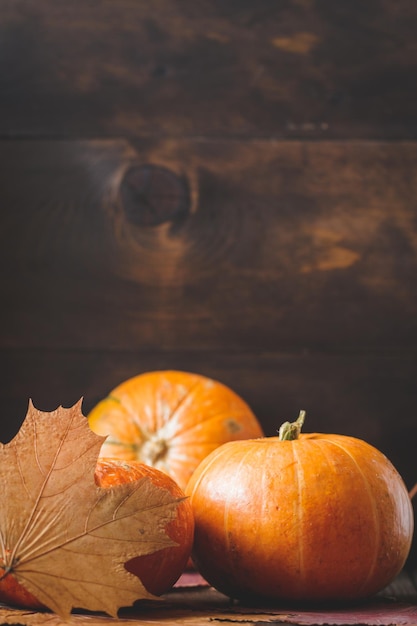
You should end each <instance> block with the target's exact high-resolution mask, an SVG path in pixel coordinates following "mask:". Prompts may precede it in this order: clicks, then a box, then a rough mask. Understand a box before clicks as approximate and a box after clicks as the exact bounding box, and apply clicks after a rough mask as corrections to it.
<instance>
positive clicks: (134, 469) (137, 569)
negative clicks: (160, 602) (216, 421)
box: [95, 459, 194, 596]
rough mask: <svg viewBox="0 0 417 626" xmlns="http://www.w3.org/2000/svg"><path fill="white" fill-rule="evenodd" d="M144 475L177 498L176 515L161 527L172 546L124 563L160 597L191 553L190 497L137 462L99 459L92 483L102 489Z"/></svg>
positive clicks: (191, 520) (173, 581) (168, 587)
mask: <svg viewBox="0 0 417 626" xmlns="http://www.w3.org/2000/svg"><path fill="white" fill-rule="evenodd" d="M144 476H146V477H147V478H149V479H150V480H151V481H152V483H153V484H154V485H156V486H157V487H160V488H161V489H165V490H168V491H169V493H170V494H171V495H172V496H174V497H175V498H178V499H180V502H179V504H178V505H177V508H176V517H175V519H173V520H172V521H171V522H169V524H168V525H167V526H166V529H165V530H166V533H167V535H168V536H169V538H170V539H172V541H174V542H175V544H176V545H174V546H170V547H168V548H163V549H162V550H158V551H157V552H153V553H152V554H146V555H144V556H138V557H135V558H134V559H131V560H130V561H128V562H127V563H125V568H126V569H127V570H128V571H129V572H131V573H132V574H135V576H138V578H139V579H140V580H141V582H142V584H143V585H144V586H145V587H146V589H147V590H148V591H149V592H150V593H152V594H153V595H155V596H160V595H162V594H163V593H165V592H167V591H169V590H170V589H171V587H172V586H173V585H174V584H175V582H176V581H177V580H178V578H179V577H180V576H181V574H182V573H183V571H184V569H185V566H186V564H187V562H188V559H189V557H190V554H191V548H192V545H193V539H194V515H193V512H192V508H191V503H190V500H189V499H188V498H186V497H185V494H184V492H183V490H182V489H180V487H178V485H177V484H176V482H175V481H174V480H173V479H172V478H170V476H168V475H167V474H165V473H164V472H160V471H159V470H157V469H155V468H153V467H149V466H147V465H144V464H143V463H139V462H137V461H127V462H126V461H122V460H120V459H99V460H98V462H97V467H96V471H95V479H96V483H97V484H98V485H99V486H100V487H106V488H107V487H113V486H115V485H119V484H123V483H127V482H133V481H135V480H138V479H140V478H142V477H144Z"/></svg>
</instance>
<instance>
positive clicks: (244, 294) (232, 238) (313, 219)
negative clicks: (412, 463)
mask: <svg viewBox="0 0 417 626" xmlns="http://www.w3.org/2000/svg"><path fill="white" fill-rule="evenodd" d="M0 164H1V167H0V202H1V206H2V211H1V215H0V267H1V272H2V276H1V285H2V297H3V303H4V304H3V306H2V307H1V311H0V347H1V348H16V349H21V348H42V349H69V348H70V349H75V348H78V349H83V350H86V349H88V350H90V349H91V350H136V351H138V350H141V351H143V350H145V351H148V352H149V351H157V352H164V351H167V350H168V351H169V350H180V351H181V350H183V351H200V350H205V351H210V350H214V351H216V350H219V349H221V350H222V351H229V350H230V351H242V350H246V351H248V350H249V351H255V352H258V353H259V352H265V351H267V352H285V351H289V352H305V351H307V352H308V351H324V352H335V351H336V352H338V351H355V350H359V351H378V350H380V349H383V350H388V349H389V350H404V351H408V350H410V349H411V348H412V345H413V344H415V342H416V340H417V292H416V290H415V275H416V270H417V225H416V220H415V216H416V198H417V194H416V187H417V173H416V172H417V168H416V165H417V144H415V143H411V142H404V143H379V142H377V143H372V142H358V143H354V142H353V143H352V142H348V143H344V142H339V143H334V142H320V143H315V142H309V143H306V142H269V141H251V142H230V141H220V140H218V141H205V140H196V141H192V140H178V141H176V140H160V141H158V140H156V141H148V142H141V141H137V142H135V143H133V142H132V143H129V142H127V141H123V140H120V141H75V142H71V141H68V142H67V141H61V142H60V141H51V142H48V141H45V142H37V141H20V142H14V141H3V142H1V143H0Z"/></svg>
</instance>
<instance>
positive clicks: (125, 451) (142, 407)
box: [88, 370, 263, 489]
mask: <svg viewBox="0 0 417 626" xmlns="http://www.w3.org/2000/svg"><path fill="white" fill-rule="evenodd" d="M88 420H89V423H90V427H91V428H92V430H93V431H94V432H96V433H97V434H99V435H108V438H107V440H106V441H105V443H104V445H103V447H102V449H101V452H100V455H101V456H103V457H116V458H120V459H125V460H137V461H140V462H141V463H146V464H147V465H150V466H152V467H156V468H157V469H159V470H161V471H163V472H165V473H166V474H168V475H170V476H171V477H172V478H173V479H174V480H175V481H176V482H177V484H178V485H179V486H180V487H181V488H182V489H185V487H186V485H187V482H188V479H189V478H190V476H191V474H192V473H193V471H194V469H195V468H196V467H197V465H198V464H199V463H200V461H201V460H202V459H203V458H205V457H206V456H207V455H208V454H209V453H210V452H212V451H213V450H214V449H215V448H217V447H218V446H219V445H221V444H223V443H226V442H227V441H232V440H237V439H248V438H253V437H261V436H263V431H262V428H261V426H260V424H259V422H258V420H257V418H256V417H255V415H254V414H253V412H252V411H251V409H250V408H249V406H248V404H247V403H246V402H245V401H244V400H243V399H242V398H241V397H240V396H239V395H238V394H236V393H235V392H234V391H232V389H230V388H229V387H227V386H226V385H224V384H222V383H220V382H218V381H215V380H212V379H210V378H207V377H205V376H201V375H199V374H193V373H189V372H181V371H176V370H162V371H156V372H147V373H145V374H140V375H138V376H135V377H133V378H130V379H129V380H126V381H124V382H122V383H121V384H120V385H118V386H117V387H116V388H115V389H113V391H111V393H110V394H109V395H108V396H107V397H106V398H104V399H103V400H102V401H101V402H99V403H98V404H97V406H96V407H94V408H93V410H92V411H91V412H90V414H89V415H88Z"/></svg>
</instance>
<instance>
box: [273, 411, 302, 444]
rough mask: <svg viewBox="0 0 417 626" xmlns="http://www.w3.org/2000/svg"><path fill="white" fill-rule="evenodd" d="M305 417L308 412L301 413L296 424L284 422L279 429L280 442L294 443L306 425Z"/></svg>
mask: <svg viewBox="0 0 417 626" xmlns="http://www.w3.org/2000/svg"><path fill="white" fill-rule="evenodd" d="M305 416H306V412H305V411H300V415H299V416H298V417H297V419H296V420H295V422H284V423H283V424H282V426H281V428H280V429H279V433H278V434H279V440H280V441H293V440H294V439H298V437H299V436H300V432H301V429H302V427H303V424H304V419H305Z"/></svg>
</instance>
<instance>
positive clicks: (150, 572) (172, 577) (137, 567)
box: [0, 459, 194, 610]
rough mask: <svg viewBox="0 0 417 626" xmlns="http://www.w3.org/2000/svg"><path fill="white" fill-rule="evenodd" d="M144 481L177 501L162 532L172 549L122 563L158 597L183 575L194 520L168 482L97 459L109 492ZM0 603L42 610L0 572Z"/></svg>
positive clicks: (133, 466) (134, 465)
mask: <svg viewBox="0 0 417 626" xmlns="http://www.w3.org/2000/svg"><path fill="white" fill-rule="evenodd" d="M143 477H147V478H149V479H150V481H151V482H152V483H153V484H154V485H155V486H156V487H158V488H160V489H163V490H166V491H168V492H169V493H170V494H171V495H172V496H174V497H175V498H178V499H179V500H180V501H179V503H178V506H177V509H176V511H177V512H176V516H175V518H174V519H173V520H172V521H171V522H169V523H168V524H167V526H166V528H165V532H166V534H167V535H168V537H170V539H172V541H173V542H175V545H172V546H169V547H167V548H163V549H162V550H157V551H156V552H152V553H151V554H145V555H143V556H138V557H135V558H133V559H131V560H130V561H127V563H125V568H126V569H127V570H128V571H129V572H131V573H132V574H134V575H135V576H137V577H138V578H139V579H140V581H141V582H142V584H143V585H144V587H145V588H146V589H147V590H148V591H149V592H150V593H152V594H154V595H156V596H159V595H162V594H163V593H165V592H166V591H169V589H171V587H172V586H173V585H174V583H175V582H176V581H177V580H178V578H179V577H180V575H181V574H182V573H183V571H184V568H185V565H186V563H187V561H188V559H189V557H190V552H191V547H192V543H193V536H194V518H193V513H192V510H191V505H190V502H189V500H188V498H185V497H184V492H183V491H182V489H180V488H179V487H178V485H177V484H176V483H175V481H174V480H172V478H170V477H169V476H167V475H166V474H164V473H163V472H160V471H158V470H156V469H155V468H153V467H148V466H147V465H143V464H142V463H138V462H135V461H130V462H126V461H121V460H118V459H98V462H97V466H96V469H95V475H94V478H95V482H96V484H97V486H99V487H102V488H104V489H110V488H112V487H116V486H117V485H123V484H125V483H131V482H135V481H136V480H140V479H141V478H143ZM0 602H5V603H6V604H9V605H12V606H20V607H24V608H29V609H35V610H36V609H45V606H44V605H43V604H42V603H41V602H39V600H38V599H37V598H36V597H35V596H34V595H33V594H31V593H30V592H29V591H27V590H26V589H25V588H24V587H23V586H22V585H21V584H20V583H19V582H18V581H17V580H16V578H15V577H14V576H13V574H11V573H8V572H5V571H4V569H2V568H0Z"/></svg>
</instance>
